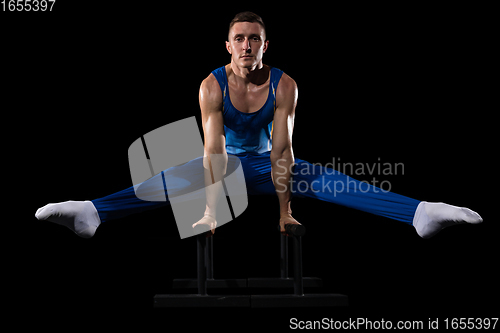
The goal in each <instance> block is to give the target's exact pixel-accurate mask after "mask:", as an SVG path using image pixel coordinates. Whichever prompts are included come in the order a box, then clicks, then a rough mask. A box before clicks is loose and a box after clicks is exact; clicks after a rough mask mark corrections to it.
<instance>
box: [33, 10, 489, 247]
mask: <svg viewBox="0 0 500 333" xmlns="http://www.w3.org/2000/svg"><path fill="white" fill-rule="evenodd" d="M268 46H269V41H268V40H267V39H266V29H265V25H264V22H263V21H262V19H261V18H260V17H259V16H258V15H256V14H254V13H251V12H243V13H239V14H237V15H236V16H235V17H234V19H233V20H232V21H231V23H230V27H229V34H228V41H227V42H226V48H227V51H228V52H229V53H230V54H231V63H230V64H228V65H226V66H223V67H220V68H218V69H216V70H214V71H213V72H212V73H211V74H210V75H209V76H208V77H207V78H206V79H205V80H203V82H202V83H201V87H200V91H199V101H200V108H201V114H202V124H203V131H204V138H205V147H204V149H205V158H204V160H203V163H204V164H203V165H204V167H205V168H206V169H209V168H210V170H211V172H212V177H213V174H214V173H216V174H218V176H216V177H221V175H223V174H224V172H225V169H226V164H227V156H228V154H230V155H234V156H237V157H238V158H239V159H240V161H241V166H242V167H243V171H244V175H245V180H246V181H245V182H246V186H247V191H248V193H249V194H257V195H275V194H276V195H277V196H278V199H279V210H280V220H279V223H280V226H281V232H282V233H283V232H284V226H285V225H286V224H299V222H297V221H296V220H295V219H294V218H293V216H292V210H291V206H290V200H291V195H292V193H297V194H296V196H297V197H311V198H317V199H320V200H323V201H328V202H332V203H336V204H340V205H343V206H347V207H351V208H355V209H358V210H362V211H365V212H369V213H372V214H376V215H380V216H385V217H388V218H391V219H395V220H399V221H402V222H404V223H407V224H409V225H411V226H413V227H414V228H415V229H416V232H417V233H418V235H419V236H421V237H422V238H429V237H432V236H434V235H435V234H437V233H438V232H439V231H440V230H442V229H443V228H445V227H448V226H451V225H456V224H461V223H470V224H477V223H481V222H482V218H481V216H480V215H479V214H477V213H476V212H474V211H472V210H470V209H468V208H463V207H456V206H452V205H448V204H445V203H431V202H425V201H418V200H415V199H412V198H409V197H405V196H402V195H399V194H395V193H392V192H387V191H382V190H381V189H379V188H377V187H375V186H371V185H369V184H367V183H364V182H359V181H357V180H355V179H352V178H350V177H348V176H346V175H344V174H342V173H340V172H338V171H335V170H332V169H327V168H324V167H321V166H318V165H312V164H310V163H308V162H306V161H303V160H300V159H295V158H294V155H293V149H292V133H293V126H294V116H295V107H296V104H297V96H298V91H297V85H296V83H295V81H294V80H293V79H292V78H290V77H289V76H288V75H287V74H285V73H283V72H282V71H281V70H279V69H277V68H273V67H270V66H267V65H264V64H263V62H262V58H263V55H264V53H265V52H266V51H267V49H268ZM209 156H222V158H221V159H219V161H218V162H214V161H210V159H209V158H208V157H209ZM206 162H208V163H206ZM189 163H191V162H189ZM210 163H211V164H210ZM216 164H217V165H216ZM304 168H307V169H308V170H309V171H308V172H300V170H304ZM171 169H174V168H171ZM171 169H167V170H165V171H164V173H165V176H166V177H168V176H169V173H172V172H173V171H172V170H171ZM292 170H294V172H293V182H292V181H291V180H292ZM311 170H313V172H311ZM320 180H321V181H320ZM325 182H331V183H333V184H342V185H343V186H342V189H343V191H340V192H337V191H336V192H335V193H332V191H331V190H330V191H327V190H325V188H324V187H322V186H321V184H325ZM293 184H307V186H306V189H305V190H303V189H302V190H300V191H294V185H293ZM169 192H170V191H169ZM294 195H295V194H294ZM207 201H209V199H208V198H207ZM165 204H168V200H167V201H166V202H158V201H157V202H149V201H143V200H140V199H138V198H137V197H136V194H135V192H134V188H133V187H130V188H128V189H125V190H123V191H120V192H117V193H114V194H111V195H109V196H106V197H104V198H100V199H96V200H92V201H66V202H62V203H56V204H48V205H46V206H44V207H42V208H40V209H38V210H37V212H36V214H35V216H36V217H37V218H38V219H39V220H48V221H51V222H54V223H57V224H61V225H65V226H66V227H68V228H70V229H71V230H73V231H74V232H75V233H77V234H78V235H79V236H81V237H86V238H88V237H92V236H93V235H94V233H95V231H96V229H97V227H98V226H99V225H100V224H101V223H103V222H106V221H109V220H112V219H117V218H120V217H123V216H127V215H130V214H133V213H137V212H140V211H143V210H147V209H152V208H156V207H160V206H163V205H165ZM197 224H207V225H208V226H210V228H211V229H212V232H213V230H214V229H215V227H216V212H215V210H214V209H213V208H211V205H210V204H209V203H208V202H207V208H206V211H205V215H204V217H203V218H202V219H201V220H200V221H198V222H197V223H195V224H194V225H193V227H194V226H195V225H197Z"/></svg>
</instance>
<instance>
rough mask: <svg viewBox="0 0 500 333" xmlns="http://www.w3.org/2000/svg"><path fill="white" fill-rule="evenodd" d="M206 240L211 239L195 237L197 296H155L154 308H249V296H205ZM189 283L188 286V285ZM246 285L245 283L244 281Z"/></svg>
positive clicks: (208, 256)
mask: <svg viewBox="0 0 500 333" xmlns="http://www.w3.org/2000/svg"><path fill="white" fill-rule="evenodd" d="M207 239H208V240H209V242H211V241H212V239H211V237H209V238H207V237H206V234H205V233H201V234H198V236H196V246H197V265H198V267H197V270H198V279H196V280H195V281H196V284H197V288H198V294H182V295H180V294H169V295H155V297H154V306H155V307H168V308H178V307H184V308H185V307H190V308H191V307H249V306H250V296H248V295H208V294H207V285H208V283H207V272H208V274H210V275H212V264H211V262H212V260H211V258H212V253H209V252H211V251H209V248H211V246H210V247H207ZM190 283H191V282H189V283H188V284H190ZM245 285H246V281H245Z"/></svg>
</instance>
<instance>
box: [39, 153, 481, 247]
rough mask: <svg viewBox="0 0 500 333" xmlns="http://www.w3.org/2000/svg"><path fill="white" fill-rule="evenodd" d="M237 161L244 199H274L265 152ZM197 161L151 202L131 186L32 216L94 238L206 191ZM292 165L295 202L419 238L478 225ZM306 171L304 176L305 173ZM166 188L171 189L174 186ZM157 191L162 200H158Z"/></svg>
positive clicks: (154, 183) (466, 212)
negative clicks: (353, 212)
mask: <svg viewBox="0 0 500 333" xmlns="http://www.w3.org/2000/svg"><path fill="white" fill-rule="evenodd" d="M236 156H237V157H238V158H239V160H240V161H241V166H242V167H243V172H244V175H245V183H246V189H247V192H248V194H250V195H275V193H276V192H275V188H274V184H273V182H272V180H271V163H270V157H269V153H264V154H252V153H244V154H238V155H236ZM201 160H202V159H201V158H199V159H196V160H193V161H191V162H188V163H186V164H185V165H182V166H179V167H174V168H170V169H168V170H165V171H163V172H162V173H160V174H158V175H156V176H155V177H152V178H151V179H150V180H147V181H146V182H144V183H143V184H144V185H143V186H142V188H141V190H142V191H144V193H145V194H146V196H150V197H151V201H145V200H141V199H138V198H137V196H136V193H135V190H134V187H130V188H128V189H125V190H123V191H120V192H117V193H114V194H111V195H109V196H107V197H104V198H100V199H96V200H92V201H68V202H63V203H58V204H49V205H46V206H44V207H42V208H40V209H38V210H37V212H36V214H35V216H36V217H37V218H38V219H39V220H47V221H50V222H54V223H57V224H61V225H64V226H66V227H68V228H70V229H71V230H73V231H74V232H75V233H77V234H78V235H79V236H82V237H92V236H93V234H94V233H95V230H96V229H97V227H98V226H99V224H100V223H102V222H106V221H108V220H112V219H117V218H120V217H124V216H127V215H130V214H133V213H138V212H141V211H144V210H149V209H154V208H157V207H161V206H164V205H167V204H169V197H172V196H175V195H178V194H179V193H186V192H188V191H189V189H190V188H193V187H194V188H202V187H204V186H205V184H206V180H207V178H208V177H205V173H206V172H205V171H203V170H204V168H200V167H196V168H195V167H194V165H195V164H196V163H197V164H199V163H200V162H201ZM295 162H296V165H295V168H294V173H293V180H294V181H293V183H292V193H293V194H294V196H295V197H309V198H316V199H319V200H322V201H327V202H331V203H335V204H339V205H342V206H347V207H351V208H354V209H357V210H361V211H365V212H369V213H372V214H375V215H380V216H384V217H388V218H391V219H394V220H398V221H402V222H404V223H407V224H409V225H412V226H413V227H415V229H416V231H417V233H418V235H419V236H421V237H422V238H429V237H432V236H434V235H435V234H437V233H438V232H439V231H440V230H442V229H443V228H446V227H448V226H452V225H456V224H462V223H470V224H477V223H481V222H482V218H481V216H480V215H479V214H477V213H476V212H474V211H472V210H470V209H468V208H463V207H457V206H452V205H448V204H445V203H431V202H425V201H419V200H415V199H412V198H409V197H406V196H402V195H399V194H396V193H392V192H388V191H384V190H382V189H380V188H378V187H375V186H372V185H370V184H368V183H365V182H360V181H357V180H355V179H353V178H351V177H349V176H347V175H345V174H343V173H340V172H338V171H335V170H333V169H329V168H325V167H322V166H319V165H312V164H310V163H308V162H306V161H303V160H299V159H296V161H295ZM212 164H213V163H212ZM229 164H231V163H229ZM179 168H184V170H183V173H184V174H189V182H186V181H183V179H179V181H178V182H177V183H178V186H176V187H168V186H167V187H168V195H167V196H165V194H164V193H165V192H164V191H165V190H166V189H165V188H164V185H163V184H165V182H162V181H159V180H161V179H162V177H163V180H165V179H170V178H168V177H175V172H176V171H178V170H179ZM190 168H192V169H190ZM306 168H307V172H303V171H304V169H306ZM205 170H209V169H205ZM221 170H222V169H221ZM212 173H213V170H212ZM222 174H223V173H222ZM158 177H160V178H158ZM212 177H221V176H220V175H219V176H217V175H215V174H214V175H210V178H212ZM213 180H215V179H212V181H213ZM167 183H169V184H171V183H172V182H167ZM160 185H161V186H160ZM160 192H161V195H157V194H158V193H160ZM156 196H158V197H163V199H155V197H156ZM216 197H218V196H216ZM143 199H144V197H143ZM155 200H157V201H155ZM212 206H213V205H211V204H210V203H209V202H207V209H206V211H205V216H204V217H203V219H205V220H203V219H202V220H200V221H198V222H199V223H204V224H213V223H216V222H215V218H213V220H212V216H211V214H208V215H207V212H208V213H209V212H210V208H211V207H212ZM195 221H196V220H195Z"/></svg>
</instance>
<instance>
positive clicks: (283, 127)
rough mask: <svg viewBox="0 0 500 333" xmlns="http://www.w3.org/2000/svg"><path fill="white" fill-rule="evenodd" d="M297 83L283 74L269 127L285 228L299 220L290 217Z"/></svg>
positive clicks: (274, 170)
mask: <svg viewBox="0 0 500 333" xmlns="http://www.w3.org/2000/svg"><path fill="white" fill-rule="evenodd" d="M297 97H298V91H297V84H296V83H295V81H294V80H293V79H292V78H290V77H289V76H288V75H286V74H283V76H282V78H281V80H280V83H279V84H278V89H277V91H276V111H275V113H274V123H273V131H272V140H273V146H272V149H271V176H272V179H273V183H274V187H275V189H276V194H277V196H278V199H279V206H280V227H281V232H282V233H284V232H285V227H284V226H285V224H290V223H291V224H300V223H299V222H297V221H296V220H295V219H294V218H293V217H292V209H291V206H290V200H291V182H290V177H291V170H292V167H293V164H294V157H293V149H292V134H293V125H294V119H295V107H296V105H297Z"/></svg>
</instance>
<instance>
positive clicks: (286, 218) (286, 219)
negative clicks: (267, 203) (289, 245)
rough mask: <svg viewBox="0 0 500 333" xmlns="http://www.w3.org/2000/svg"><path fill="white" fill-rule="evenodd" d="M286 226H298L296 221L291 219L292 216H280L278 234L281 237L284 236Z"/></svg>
mask: <svg viewBox="0 0 500 333" xmlns="http://www.w3.org/2000/svg"><path fill="white" fill-rule="evenodd" d="M286 224H300V223H299V222H298V221H297V220H296V219H294V218H293V217H292V215H290V214H287V215H281V218H280V232H281V234H282V235H286V233H285V225H286Z"/></svg>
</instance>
